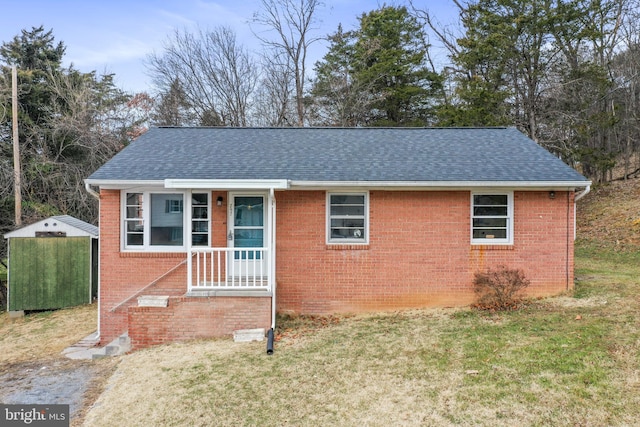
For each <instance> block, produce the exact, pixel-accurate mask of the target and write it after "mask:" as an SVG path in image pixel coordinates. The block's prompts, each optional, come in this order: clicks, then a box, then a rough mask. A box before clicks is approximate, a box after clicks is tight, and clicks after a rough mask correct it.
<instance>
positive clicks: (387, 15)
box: [312, 6, 442, 126]
mask: <svg viewBox="0 0 640 427" xmlns="http://www.w3.org/2000/svg"><path fill="white" fill-rule="evenodd" d="M359 21H360V27H359V28H358V29H357V30H355V31H353V32H343V31H342V28H341V27H340V28H339V29H338V32H336V33H335V34H333V35H332V36H330V37H329V40H330V42H331V44H330V47H329V52H328V53H327V55H325V57H324V58H323V60H322V61H320V62H318V63H317V64H316V72H317V77H316V80H315V82H314V87H313V90H312V94H313V95H314V99H315V101H316V103H317V105H316V107H317V109H318V110H319V111H321V112H322V113H324V115H325V116H329V117H333V119H331V120H330V122H333V124H340V125H347V126H356V125H358V126H424V125H428V124H430V123H431V122H432V120H433V113H434V108H433V107H434V99H435V97H436V96H437V95H438V94H439V92H440V90H441V83H442V79H441V76H440V75H439V74H437V73H436V72H434V71H433V70H432V69H430V68H429V66H428V48H429V46H428V44H427V43H426V36H425V33H424V31H423V28H422V26H421V25H420V24H419V23H418V22H417V20H416V18H415V17H413V16H412V15H411V14H409V12H408V11H407V9H406V8H405V7H392V6H383V7H382V8H380V9H377V10H374V11H372V12H369V13H368V14H363V15H362V16H361V17H360V18H359Z"/></svg>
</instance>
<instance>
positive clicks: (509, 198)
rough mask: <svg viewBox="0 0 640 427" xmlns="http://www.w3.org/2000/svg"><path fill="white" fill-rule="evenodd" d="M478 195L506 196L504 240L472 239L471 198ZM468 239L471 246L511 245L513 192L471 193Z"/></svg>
mask: <svg viewBox="0 0 640 427" xmlns="http://www.w3.org/2000/svg"><path fill="white" fill-rule="evenodd" d="M480 195H501V196H502V195H506V196H507V238H506V239H474V238H473V197H474V196H480ZM470 201H471V203H470V204H471V207H470V212H469V214H470V216H469V218H470V221H469V238H470V239H471V244H472V245H513V223H514V222H515V221H514V217H513V191H472V192H471V196H470Z"/></svg>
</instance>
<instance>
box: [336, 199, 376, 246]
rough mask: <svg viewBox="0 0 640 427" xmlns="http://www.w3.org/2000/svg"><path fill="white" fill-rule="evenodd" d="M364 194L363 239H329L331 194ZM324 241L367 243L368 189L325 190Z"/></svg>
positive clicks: (350, 243) (353, 243)
mask: <svg viewBox="0 0 640 427" xmlns="http://www.w3.org/2000/svg"><path fill="white" fill-rule="evenodd" d="M343 195H344V196H349V195H357V196H364V230H365V231H364V237H365V238H364V239H335V240H332V239H331V196H343ZM326 205H327V209H326V220H325V221H326V237H327V239H326V243H327V245H368V244H369V235H370V233H371V228H370V227H369V192H368V191H331V192H330V191H327V195H326Z"/></svg>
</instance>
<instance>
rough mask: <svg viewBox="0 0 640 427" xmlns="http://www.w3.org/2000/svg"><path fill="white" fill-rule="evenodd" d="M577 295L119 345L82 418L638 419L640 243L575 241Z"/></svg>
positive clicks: (273, 422) (296, 421)
mask: <svg viewBox="0 0 640 427" xmlns="http://www.w3.org/2000/svg"><path fill="white" fill-rule="evenodd" d="M576 252H577V253H576V278H577V282H576V290H575V292H574V293H573V294H572V295H564V296H560V297H557V298H550V299H546V300H540V301H535V302H532V303H531V304H529V305H528V306H527V307H526V308H525V309H523V310H521V311H515V312H508V313H497V314H495V313H494V314H491V313H485V312H478V311H474V310H469V309H442V310H435V309H430V310H414V311H406V312H397V313H386V314H379V315H372V316H354V317H345V318H335V317H334V318H329V319H318V318H293V319H292V318H286V319H284V318H283V319H281V321H280V325H279V333H280V334H281V339H280V340H279V341H278V342H277V343H276V351H275V353H274V355H272V356H267V355H266V354H265V351H264V350H265V344H264V343H259V344H258V343H255V344H234V343H232V342H229V341H228V340H221V341H201V342H192V343H186V344H173V345H168V346H162V347H157V348H153V349H147V350H142V351H139V352H135V353H133V354H131V355H129V356H126V357H124V358H123V359H122V361H121V363H120V365H119V367H118V371H117V373H116V375H114V377H113V378H112V380H111V383H110V385H109V386H108V387H107V390H106V392H105V393H104V394H103V395H102V397H101V398H100V399H99V400H98V402H97V405H96V406H95V407H94V408H93V409H92V410H91V411H90V412H89V414H88V416H87V418H86V423H87V425H105V426H106V425H173V426H183V425H194V426H196V425H203V426H204V425H260V426H281V425H296V426H298V425H303V426H304V425H309V426H311V425H313V426H316V425H340V426H362V425H367V426H389V425H437V426H443V425H444V426H446V425H474V426H475V425H480V426H496V425H504V426H513V425H530V426H547V425H549V426H558V425H562V426H587V425H588V426H605V425H606V426H610V425H636V424H637V423H638V422H639V421H638V420H640V358H639V348H640V334H639V330H640V327H639V326H640V320H639V316H638V313H640V292H638V291H639V287H640V255H639V254H638V253H637V252H623V253H617V252H615V251H614V250H610V249H603V248H598V247H597V246H596V245H591V244H589V243H587V242H580V243H579V244H578V247H577V251H576Z"/></svg>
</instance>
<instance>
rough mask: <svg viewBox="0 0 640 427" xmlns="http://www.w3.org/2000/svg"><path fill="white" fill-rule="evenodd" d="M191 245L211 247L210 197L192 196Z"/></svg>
mask: <svg viewBox="0 0 640 427" xmlns="http://www.w3.org/2000/svg"><path fill="white" fill-rule="evenodd" d="M191 245H192V246H209V195H208V194H207V193H194V194H192V195H191Z"/></svg>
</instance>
